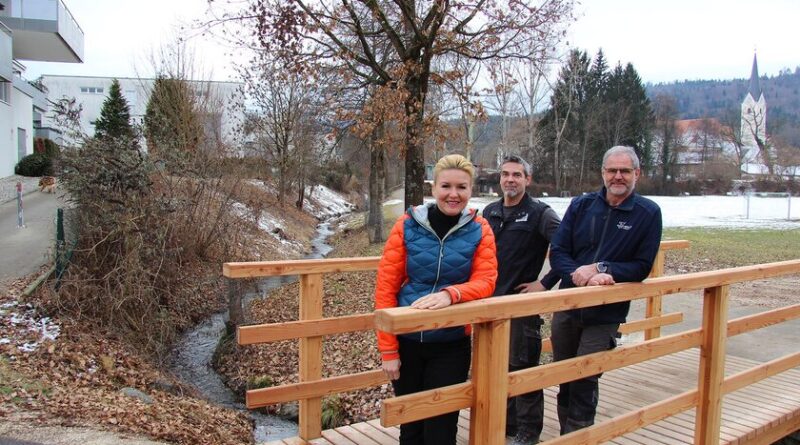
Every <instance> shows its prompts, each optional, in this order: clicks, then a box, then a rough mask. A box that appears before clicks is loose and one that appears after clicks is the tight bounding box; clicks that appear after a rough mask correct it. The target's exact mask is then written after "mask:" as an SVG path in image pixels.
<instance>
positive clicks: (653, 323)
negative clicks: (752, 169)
mask: <svg viewBox="0 0 800 445" xmlns="http://www.w3.org/2000/svg"><path fill="white" fill-rule="evenodd" d="M688 246H689V243H688V241H663V242H662V243H661V249H660V250H659V253H658V255H657V258H656V261H655V263H654V265H653V270H652V271H651V277H657V276H661V275H663V271H664V255H665V252H666V251H668V250H675V249H684V248H687V247H688ZM379 260H380V257H363V258H337V259H319V260H296V261H266V262H246V263H225V264H224V265H223V274H224V276H226V277H228V278H232V279H236V278H255V277H268V276H282V275H298V276H299V277H300V311H299V312H300V314H299V320H298V321H294V322H288V323H274V324H261V325H251V326H240V327H239V328H238V329H237V340H238V343H239V344H240V345H250V344H257V343H267V342H273V341H279V340H289V339H299V340H300V348H299V372H298V374H299V378H298V380H299V383H296V384H289V385H283V386H276V387H270V388H262V389H255V390H250V391H248V392H247V395H246V404H247V407H248V408H259V407H264V406H268V405H272V404H276V403H284V402H289V401H294V400H298V401H299V419H298V424H299V436H300V437H301V438H303V439H305V440H310V439H313V438H317V437H320V435H321V432H322V420H321V413H322V397H324V396H327V395H331V394H337V393H341V392H347V391H353V390H358V389H363V388H369V387H373V386H378V385H382V384H385V383H388V380H387V379H386V376H385V374H384V373H383V371H382V370H374V371H367V372H361V373H357V374H346V375H340V376H335V377H329V378H322V363H323V362H322V340H323V337H324V336H326V335H335V334H342V333H346V332H356V331H367V330H374V329H375V327H376V314H378V313H380V312H381V311H379V312H376V313H369V314H357V315H350V316H344V317H333V318H323V315H322V307H323V302H322V296H323V293H324V292H323V286H322V277H323V275H324V274H326V273H336V272H357V271H370V270H376V269H377V266H378V261H379ZM619 287H620V286H613V288H615V289H617V288H619ZM553 292H564V291H551V292H548V293H546V294H547V295H553ZM619 293H624V291H619ZM526 295H527V297H526ZM534 295H539V296H544V295H545V293H539V294H523V295H516V296H514V298H515V300H514V301H517V300H518V299H519V298H538V297H533V296H534ZM661 295H662V294H661V293H651V294H649V295H643V296H640V297H632V298H629V299H633V298H647V308H646V311H645V318H644V319H642V320H638V321H633V322H629V323H627V324H624V325H622V326H620V332H622V333H631V332H637V331H645V338H646V339H652V338H657V337H658V336H659V335H660V327H661V326H664V325H668V324H672V323H679V322H681V321H682V320H683V317H682V314H680V313H672V314H666V315H664V314H662V306H661ZM507 298H510V297H503V298H492V299H487V300H506V299H507ZM618 301H624V300H618ZM469 305H472V303H470V304H469ZM469 305H468V304H464V305H457V306H458V307H465V306H469ZM449 309H450V308H446V309H445V310H449ZM563 309H566V307H564V308H561V309H557V310H563ZM416 312H417V313H421V312H420V311H416ZM547 312H552V310H546V311H541V312H530V311H527V312H525V313H519V314H515V313H509V314H500V315H505V316H506V321H508V320H507V319H508V318H513V317H520V316H524V315H529V314H532V313H547ZM430 314H435V315H437V318H438V317H447V316H449V314H448V313H446V312H442V311H441V310H439V311H433V312H430ZM395 315H396V314H394V313H393V312H388V313H384V314H382V317H389V320H394V318H393V317H394V316H395ZM421 322H422V321H421ZM462 324H466V323H462ZM381 329H382V330H387V329H384V328H382V327H381ZM422 329H428V328H420V329H417V330H422ZM479 330H481V329H479ZM387 331H389V332H391V331H390V330H387ZM404 332H405V331H404ZM475 339H476V343H475V345H474V348H473V371H472V382H478V381H483V380H485V379H483V378H481V379H480V380H478V379H476V373H477V374H478V375H479V376H480V375H486V374H482V373H486V372H488V370H483V369H482V368H481V365H480V362H479V360H482V358H481V357H482V354H483V355H485V354H486V353H489V352H491V351H492V350H493V349H492V348H494V349H497V344H499V343H497V344H494V346H491V348H490V345H491V344H493V343H492V342H487V341H488V340H487V339H484V340H478V337H477V336H476V337H475ZM496 341H498V340H497V339H495V343H496ZM505 342H506V343H505V344H506V351H505V354H506V358H505V359H504V360H503V361H502V363H507V361H508V360H507V354H508V350H507V349H508V347H507V344H508V339H507V338H506V340H505ZM486 348H489V349H486ZM550 348H551V346H550V341H549V339H545V340H544V342H543V350H544V351H548V350H550ZM484 349H485V351H484ZM481 351H483V352H481ZM489 359H490V360H491V359H492V357H489ZM489 363H491V361H490V362H489ZM565 363H566V362H565ZM535 369H539V368H535ZM506 371H507V368H506V367H505V365H504V367H503V371H502V372H506ZM497 372H500V370H499V368H498V369H497V370H492V373H491V375H492V376H493V378H494V377H495V373H497ZM506 374H507V372H506ZM507 375H508V374H507ZM509 376H512V377H513V376H514V374H510V375H509ZM462 385H469V382H467V383H465V384H462ZM457 386H458V385H457ZM448 388H454V387H448ZM485 390H488V388H485ZM524 392H527V390H526V391H521V392H518V393H515V394H509V395H516V394H520V393H524ZM418 394H422V393H418ZM497 394H500V395H501V396H502V397H503V398H505V397H507V395H505V393H503V392H502V391H501V392H498V393H497ZM461 397H462V398H463V397H464V395H462V396H461ZM468 398H470V403H471V396H468ZM396 400H398V399H389V400H387V402H391V403H390V404H389V405H384V408H383V410H384V412H386V410H387V409H388V408H387V406H389V407H390V406H397V405H393V404H395V403H397V402H396ZM498 400H499V397H498ZM462 402H463V401H462ZM459 403H461V402H459ZM498 403H499V402H498ZM502 403H503V404H504V403H505V401H503V402H502ZM461 404H463V403H461ZM439 406H441V407H443V408H442V409H444V410H440V411H438V412H448V411H453V410H455V409H460V408H455V409H449V408H447V407H449V406H450V405H449V404H440V405H439ZM466 406H470V404H467V405H464V407H466ZM445 408H446V409H445ZM401 409H402V408H401ZM479 411H480V410H477V411H476V412H479ZM501 411H503V413H505V409H503V410H501ZM503 415H505V414H503ZM387 416H388V417H387ZM423 417H427V415H426V416H423ZM475 419H476V420H477V417H476V418H475ZM400 420H401V421H402V422H405V421H408V420H409V419H405V418H403V417H402V416H400V417H396V416H395V417H392V415H391V414H388V415H387V414H384V415H383V421H384V422H385V424H387V425H389V424H396V423H402V422H400ZM472 422H475V420H473V421H472ZM471 434H473V433H471ZM471 442H472V443H489V442H483V441H478V442H475V441H474V440H471ZM498 443H501V442H498Z"/></svg>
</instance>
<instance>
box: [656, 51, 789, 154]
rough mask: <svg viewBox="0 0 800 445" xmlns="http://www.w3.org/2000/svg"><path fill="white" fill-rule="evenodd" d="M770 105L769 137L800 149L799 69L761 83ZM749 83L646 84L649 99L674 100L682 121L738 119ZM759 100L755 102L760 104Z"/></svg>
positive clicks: (717, 81)
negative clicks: (663, 98)
mask: <svg viewBox="0 0 800 445" xmlns="http://www.w3.org/2000/svg"><path fill="white" fill-rule="evenodd" d="M759 81H760V84H761V89H762V90H763V92H764V98H765V99H766V101H767V134H768V135H770V136H771V137H779V138H781V139H783V140H784V141H785V142H788V143H789V144H791V145H794V146H800V66H798V67H796V68H795V69H794V70H791V69H788V68H785V69H783V70H781V72H780V73H779V74H778V75H776V76H761V78H760V79H759ZM748 84H749V79H744V78H743V79H729V80H684V81H676V82H671V83H659V84H650V83H648V84H646V85H645V88H646V89H647V94H648V96H649V97H650V99H651V100H652V99H654V98H655V97H656V96H658V95H661V94H664V95H668V96H672V97H674V98H675V101H676V104H677V106H678V112H679V114H680V118H681V119H698V118H704V117H711V118H717V119H719V120H720V121H721V122H727V121H730V119H731V116H735V120H738V119H739V115H740V113H741V110H740V107H741V104H742V100H743V99H744V97H745V95H746V94H747V88H748ZM757 99H758V98H756V100H757Z"/></svg>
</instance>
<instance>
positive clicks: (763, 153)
mask: <svg viewBox="0 0 800 445" xmlns="http://www.w3.org/2000/svg"><path fill="white" fill-rule="evenodd" d="M766 121H767V116H766V110H764V109H762V108H757V109H756V108H750V109H748V111H745V112H744V116H742V122H743V123H744V127H745V128H744V129H742V132H746V133H745V134H744V135H742V137H743V139H744V138H747V139H744V140H745V141H746V140H749V139H750V138H752V141H753V142H755V144H756V147H758V156H759V158H760V159H761V162H762V163H764V165H765V166H766V167H767V170H768V171H769V174H770V176H773V175H774V174H775V159H774V156H773V153H772V151H773V149H772V144H770V141H769V138H768V137H767V136H766V127H767V122H766ZM762 135H764V136H762Z"/></svg>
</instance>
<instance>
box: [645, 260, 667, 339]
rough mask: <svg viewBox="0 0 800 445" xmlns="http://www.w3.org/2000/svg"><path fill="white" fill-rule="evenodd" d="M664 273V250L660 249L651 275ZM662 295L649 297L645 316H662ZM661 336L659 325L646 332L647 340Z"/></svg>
mask: <svg viewBox="0 0 800 445" xmlns="http://www.w3.org/2000/svg"><path fill="white" fill-rule="evenodd" d="M663 275H664V250H663V249H659V250H658V253H657V254H656V258H655V261H654V262H653V268H652V269H650V277H653V278H654V277H660V276H663ZM662 310H663V308H662V304H661V295H653V296H651V297H647V305H646V306H645V310H644V318H645V319H648V318H654V317H660V316H661V313H662ZM660 336H661V329H660V328H659V327H657V326H654V327H651V328H649V329H647V330H646V331H645V332H644V339H645V340H652V339H654V338H658V337H660Z"/></svg>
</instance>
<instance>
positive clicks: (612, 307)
mask: <svg viewBox="0 0 800 445" xmlns="http://www.w3.org/2000/svg"><path fill="white" fill-rule="evenodd" d="M601 174H602V177H603V188H602V189H600V191H598V192H593V193H587V194H584V195H583V196H580V197H577V198H575V199H574V200H572V202H571V203H570V205H569V208H568V209H567V212H566V213H565V214H564V220H563V221H562V223H561V226H560V227H559V229H558V232H557V233H556V234H555V236H554V237H553V240H552V241H553V242H552V246H551V248H550V265H551V266H552V271H551V272H552V273H554V274H557V275H558V276H559V277H560V278H561V287H562V288H568V287H581V286H597V285H610V284H614V283H620V282H634V281H642V280H644V279H645V278H647V276H648V274H649V273H650V269H652V267H653V260H654V259H655V256H656V254H657V253H658V249H659V245H660V243H661V209H660V208H659V207H658V205H657V204H656V203H654V202H653V201H651V200H649V199H647V198H644V197H642V196H641V195H639V194H637V193H634V188H635V186H636V180H637V179H638V178H639V174H640V170H639V158H638V157H637V156H636V152H635V151H634V150H633V148H631V147H625V146H616V147H612V148H610V149H609V150H608V151H607V152H606V153H605V155H604V156H603V168H602V173H601ZM548 278H549V276H548ZM629 308H630V302H627V301H626V302H620V303H611V304H604V305H600V306H593V307H587V308H582V309H572V310H569V311H564V312H557V313H555V314H553V323H552V335H551V338H552V340H553V360H555V361H559V360H566V359H569V358H573V357H576V356H582V355H587V354H591V353H594V352H600V351H605V350H608V349H610V348H613V347H614V346H615V345H616V340H615V338H616V335H617V330H618V329H619V325H620V323H624V322H625V318H626V317H627V316H628V309H629ZM599 378H600V375H594V376H590V377H586V378H583V379H579V380H575V381H573V382H568V383H563V384H561V387H560V390H559V392H558V419H559V422H560V424H561V434H566V433H570V432H572V431H575V430H578V429H581V428H585V427H587V426H589V425H592V424H593V423H594V417H595V412H596V410H597V401H598V397H599V393H598V388H599V386H598V381H599Z"/></svg>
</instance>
